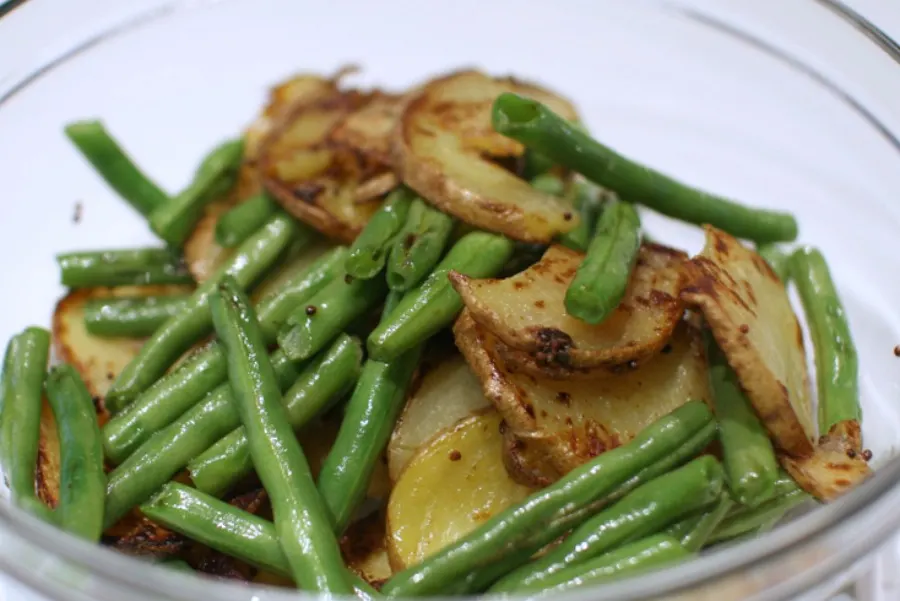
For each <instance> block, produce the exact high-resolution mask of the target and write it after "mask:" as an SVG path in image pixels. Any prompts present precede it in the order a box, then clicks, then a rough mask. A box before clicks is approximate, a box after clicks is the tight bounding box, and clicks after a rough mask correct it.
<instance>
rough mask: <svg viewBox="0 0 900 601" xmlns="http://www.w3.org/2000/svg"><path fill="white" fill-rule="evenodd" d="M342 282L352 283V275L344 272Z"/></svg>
mask: <svg viewBox="0 0 900 601" xmlns="http://www.w3.org/2000/svg"><path fill="white" fill-rule="evenodd" d="M344 283H345V284H352V283H353V276H352V275H350V274H349V273H348V274H346V275H345V276H344Z"/></svg>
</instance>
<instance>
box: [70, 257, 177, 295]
mask: <svg viewBox="0 0 900 601" xmlns="http://www.w3.org/2000/svg"><path fill="white" fill-rule="evenodd" d="M56 262H57V263H58V264H59V270H60V282H61V283H62V285H63V286H68V287H69V288H94V287H98V286H146V285H151V284H193V283H194V279H193V278H192V277H191V274H190V273H188V270H187V267H186V266H185V264H184V259H183V258H182V257H181V255H180V254H179V253H176V252H174V251H172V250H169V249H167V248H135V249H123V250H97V251H83V252H72V253H63V254H59V255H56Z"/></svg>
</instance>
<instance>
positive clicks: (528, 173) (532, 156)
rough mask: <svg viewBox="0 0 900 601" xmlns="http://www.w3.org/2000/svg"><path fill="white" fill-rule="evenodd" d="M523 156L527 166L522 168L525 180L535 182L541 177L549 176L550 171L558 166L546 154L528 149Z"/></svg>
mask: <svg viewBox="0 0 900 601" xmlns="http://www.w3.org/2000/svg"><path fill="white" fill-rule="evenodd" d="M523 156H524V159H525V165H524V167H523V168H522V177H524V178H525V179H530V180H532V181H533V180H534V179H536V178H538V177H540V176H541V175H545V174H547V172H548V171H550V170H551V169H553V167H555V166H556V164H555V163H554V162H553V159H551V158H550V157H548V156H547V155H545V154H541V153H540V152H535V151H533V150H530V149H526V150H525V154H524V155H523Z"/></svg>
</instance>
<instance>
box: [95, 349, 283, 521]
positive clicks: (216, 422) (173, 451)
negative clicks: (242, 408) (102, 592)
mask: <svg viewBox="0 0 900 601" xmlns="http://www.w3.org/2000/svg"><path fill="white" fill-rule="evenodd" d="M270 360H271V362H272V368H273V369H274V370H275V376H276V378H277V379H278V384H279V385H280V386H281V389H282V390H284V389H286V388H287V387H288V386H290V385H291V384H292V383H293V382H294V381H296V380H297V378H298V372H297V369H296V368H295V367H294V364H293V363H292V362H291V361H290V360H289V359H288V358H287V357H285V355H284V353H282V352H281V351H275V352H274V353H272V355H271V356H270ZM233 396H234V395H233V394H232V392H231V386H229V385H228V382H224V383H222V384H220V385H219V386H218V387H217V388H216V389H215V390H213V391H212V392H210V393H209V394H208V395H206V397H204V399H203V400H202V401H200V402H199V403H197V404H196V405H194V406H193V407H191V408H190V409H188V410H187V411H186V412H185V413H184V415H182V416H181V417H179V418H178V419H176V420H175V421H174V422H172V423H171V424H170V425H168V426H166V427H165V428H163V429H161V430H160V431H159V432H157V433H156V434H154V435H153V436H151V437H150V439H149V440H147V441H146V442H145V443H144V444H142V445H141V446H140V447H138V448H137V449H136V450H135V451H134V452H133V453H132V454H131V455H129V456H128V458H127V459H126V460H125V461H124V462H122V464H121V465H119V466H118V467H117V468H116V469H114V470H113V471H112V472H110V474H109V481H108V482H107V484H106V524H105V526H106V527H110V526H112V525H113V524H115V523H116V522H118V521H119V519H121V518H122V517H123V516H124V515H125V514H126V513H128V511H129V510H130V509H131V508H132V507H134V506H135V505H138V504H139V503H143V502H144V501H146V500H147V499H149V498H150V496H151V495H152V494H153V493H155V492H156V491H157V490H159V488H160V487H161V486H162V485H163V484H165V483H166V482H168V481H169V479H171V478H172V477H173V476H174V475H175V474H177V473H178V471H179V470H181V468H183V467H184V466H185V465H186V464H187V462H188V461H190V460H191V459H193V458H194V457H196V456H197V455H199V454H200V453H202V452H203V451H205V450H206V449H207V448H209V446H210V445H212V444H214V443H215V442H216V441H218V440H219V439H221V438H222V437H224V436H225V435H226V434H228V433H229V432H231V431H232V430H234V429H235V428H237V427H239V426H240V424H241V419H240V416H238V414H237V410H236V409H235V407H234V400H233Z"/></svg>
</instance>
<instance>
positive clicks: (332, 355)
mask: <svg viewBox="0 0 900 601" xmlns="http://www.w3.org/2000/svg"><path fill="white" fill-rule="evenodd" d="M362 354H363V353H362V346H361V345H360V343H359V340H357V339H356V338H351V337H350V336H347V335H346V334H341V335H340V336H338V338H337V340H335V341H334V343H333V344H332V345H331V348H330V349H329V350H328V351H327V352H325V353H323V354H322V355H321V358H318V359H316V360H315V361H314V362H313V363H312V364H311V365H310V366H309V367H308V368H307V369H305V370H303V373H302V374H301V375H300V377H299V378H297V381H296V382H295V383H294V385H293V386H291V388H290V389H289V390H288V391H287V392H286V393H285V395H284V406H285V409H286V410H287V414H288V421H289V422H290V424H291V426H292V427H293V428H294V429H295V430H299V429H300V428H302V427H303V426H305V425H306V424H307V423H309V422H310V421H311V420H312V419H313V418H314V417H315V416H316V415H318V414H320V413H322V412H323V411H325V410H326V409H327V408H328V407H329V406H331V405H332V404H333V403H334V402H335V401H337V400H339V399H341V398H343V396H344V395H345V394H346V393H347V391H349V390H350V389H351V388H352V387H353V385H354V384H355V383H356V380H357V378H359V372H360V363H361V362H362ZM252 470H253V462H252V460H251V458H250V449H249V443H248V440H247V435H246V432H245V431H244V429H243V428H240V427H238V428H237V429H235V430H233V431H231V432H230V433H228V434H227V435H226V436H224V437H223V438H222V439H221V440H219V441H218V442H217V443H215V444H214V445H212V446H211V447H209V448H207V449H206V450H205V451H204V452H203V453H202V454H200V455H198V456H197V457H196V458H194V459H193V460H192V461H191V462H190V463H189V464H188V472H189V473H190V475H191V480H193V482H194V486H196V487H197V488H198V489H200V490H202V491H204V492H208V493H210V494H222V493H223V492H225V491H226V490H228V488H230V487H231V486H232V485H234V484H236V483H237V482H238V481H239V480H240V479H241V478H242V477H244V476H245V475H247V474H249V473H250V472H251V471H252Z"/></svg>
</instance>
